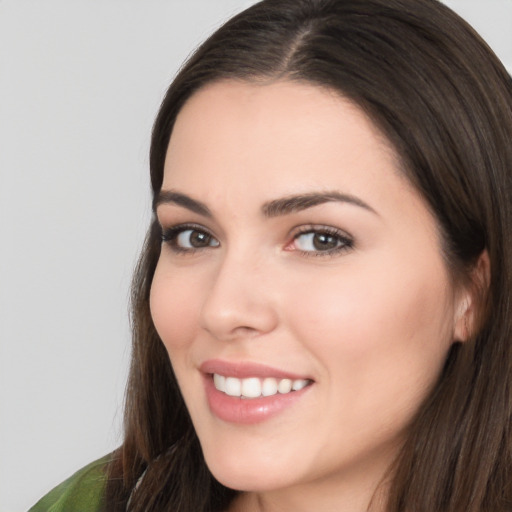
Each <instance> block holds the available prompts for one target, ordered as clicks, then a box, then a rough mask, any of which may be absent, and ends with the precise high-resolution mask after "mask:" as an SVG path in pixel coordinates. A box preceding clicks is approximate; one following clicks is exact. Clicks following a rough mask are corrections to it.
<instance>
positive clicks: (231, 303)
mask: <svg viewBox="0 0 512 512" xmlns="http://www.w3.org/2000/svg"><path fill="white" fill-rule="evenodd" d="M212 272H214V275H213V276H212V279H211V280H210V289H209V292H208V293H207V295H206V298H205V300H204V302H203V305H202V309H201V314H200V322H201V327H202V328H203V329H205V330H206V331H207V332H209V333H210V334H211V335H212V336H213V337H215V338H216V339H218V340H224V341H231V340H236V339H240V338H250V337H253V336H258V335H261V334H266V333H269V332H271V331H272V330H274V329H275V328H276V326H277V324H278V312H277V308H276V304H275V300H274V299H273V295H274V293H273V292H274V289H275V279H273V278H272V276H271V272H270V271H269V267H268V265H265V264H264V262H262V261H261V260H260V261H258V260H257V258H254V257H253V258H249V257H243V255H242V254H240V253H239V254H236V253H233V254H231V255H226V256H225V258H224V259H223V260H222V261H220V262H219V264H218V266H217V267H216V268H215V270H213V271H212Z"/></svg>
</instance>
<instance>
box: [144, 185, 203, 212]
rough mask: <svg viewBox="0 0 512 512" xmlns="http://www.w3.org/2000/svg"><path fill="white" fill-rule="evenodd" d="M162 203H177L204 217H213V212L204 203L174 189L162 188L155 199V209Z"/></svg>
mask: <svg viewBox="0 0 512 512" xmlns="http://www.w3.org/2000/svg"><path fill="white" fill-rule="evenodd" d="M161 204H176V205H178V206H183V207H184V208H186V209H187V210H190V211H192V212H194V213H198V214H199V215H202V216H203V217H210V218H211V217H213V215H212V212H211V211H210V209H209V208H208V206H206V205H205V204H204V203H201V201H197V200H196V199H192V198H191V197H189V196H187V195H185V194H181V193H180V192H175V191H174V190H161V191H160V192H159V193H158V195H157V196H156V197H155V199H154V201H153V211H156V209H157V208H158V207H159V206H160V205H161Z"/></svg>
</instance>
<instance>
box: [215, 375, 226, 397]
mask: <svg viewBox="0 0 512 512" xmlns="http://www.w3.org/2000/svg"><path fill="white" fill-rule="evenodd" d="M213 382H214V384H215V388H216V389H218V390H219V391H224V392H225V391H226V377H224V375H219V374H218V373H214V374H213Z"/></svg>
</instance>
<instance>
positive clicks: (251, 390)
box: [213, 373, 310, 398]
mask: <svg viewBox="0 0 512 512" xmlns="http://www.w3.org/2000/svg"><path fill="white" fill-rule="evenodd" d="M309 383H310V381H309V380H307V379H296V380H291V379H280V380H277V379H275V378H273V377H267V378H266V379H263V380H262V379H259V378H258V377H250V378H248V379H238V378H236V377H225V376H224V375H219V374H217V373H214V374H213V384H214V386H215V389H217V390H218V391H222V392H223V393H226V395H229V396H238V397H243V398H258V397H260V396H273V395H275V394H277V393H278V392H279V393H281V394H286V393H290V392H291V391H299V390H301V389H302V388H304V387H306V386H307V385H308V384H309Z"/></svg>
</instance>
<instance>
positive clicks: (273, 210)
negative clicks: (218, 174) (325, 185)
mask: <svg viewBox="0 0 512 512" xmlns="http://www.w3.org/2000/svg"><path fill="white" fill-rule="evenodd" d="M331 202H338V203H348V204H351V205H354V206H358V207H360V208H363V209H365V210H368V211H369V212H372V213H374V214H375V215H378V213H377V212H376V211H375V210H374V209H373V208H372V207H371V206H370V205H368V204H367V203H365V202H364V201H362V200H361V199H359V198H358V197H356V196H353V195H350V194H342V193H341V192H312V193H309V194H298V195H293V196H286V197H282V198H279V199H273V200H272V201H268V202H266V203H264V204H263V206H262V207H261V211H262V212H263V215H265V217H269V218H271V217H279V216H281V215H289V214H291V213H295V212H299V211H302V210H307V209H308V208H313V207H314V206H318V205H321V204H324V203H331ZM161 204H176V205H178V206H182V207H184V208H186V209H187V210H190V211H192V212H194V213H197V214H199V215H202V216H203V217H209V218H211V217H213V215H212V212H211V211H210V209H209V208H208V206H206V205H205V204H204V203H202V202H201V201H197V200H196V199H192V198H191V197H189V196H187V195H186V194H182V193H180V192H176V191H174V190H162V191H160V192H159V193H158V195H157V196H156V197H155V199H154V201H153V209H154V210H156V209H157V208H158V206H160V205H161Z"/></svg>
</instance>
